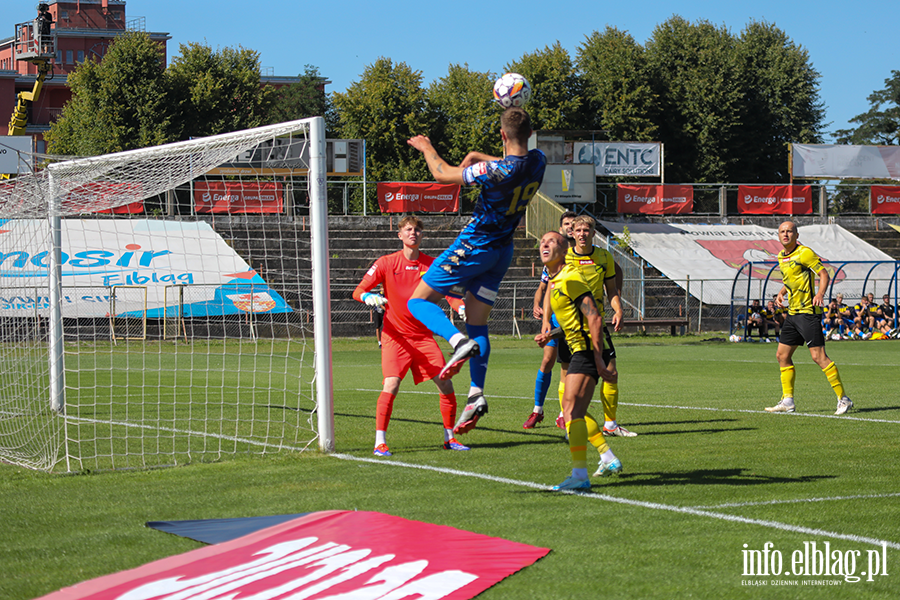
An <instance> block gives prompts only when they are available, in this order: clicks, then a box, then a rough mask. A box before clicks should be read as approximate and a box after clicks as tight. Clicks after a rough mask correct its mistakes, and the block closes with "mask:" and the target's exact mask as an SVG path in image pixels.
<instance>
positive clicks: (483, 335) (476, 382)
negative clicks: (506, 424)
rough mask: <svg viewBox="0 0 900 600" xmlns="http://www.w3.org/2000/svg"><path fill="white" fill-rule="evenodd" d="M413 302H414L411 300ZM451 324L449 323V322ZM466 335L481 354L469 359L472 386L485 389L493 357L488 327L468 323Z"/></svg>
mask: <svg viewBox="0 0 900 600" xmlns="http://www.w3.org/2000/svg"><path fill="white" fill-rule="evenodd" d="M410 302H412V300H410ZM448 322H449V321H448ZM466 333H467V334H468V335H469V338H470V339H473V340H475V341H476V342H477V343H478V348H479V349H480V351H481V353H480V354H479V355H478V356H473V357H472V358H470V359H469V374H470V375H471V377H472V385H473V386H474V387H478V388H481V389H484V380H485V377H486V376H487V364H488V357H489V356H490V355H491V342H490V341H489V340H488V326H487V325H469V324H468V323H466Z"/></svg>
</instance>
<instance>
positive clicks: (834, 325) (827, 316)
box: [822, 298, 844, 339]
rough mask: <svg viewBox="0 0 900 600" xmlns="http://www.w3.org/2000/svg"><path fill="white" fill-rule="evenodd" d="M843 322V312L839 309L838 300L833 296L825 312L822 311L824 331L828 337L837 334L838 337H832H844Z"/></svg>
mask: <svg viewBox="0 0 900 600" xmlns="http://www.w3.org/2000/svg"><path fill="white" fill-rule="evenodd" d="M843 323H844V321H843V320H842V319H841V312H840V310H838V303H837V300H835V299H834V298H832V299H831V301H830V302H829V303H828V306H826V307H825V312H824V313H822V333H824V334H825V337H826V338H828V337H830V336H834V335H837V336H838V337H837V338H834V337H832V338H831V339H841V337H843V335H842V333H841V331H842V329H843V327H842V326H843Z"/></svg>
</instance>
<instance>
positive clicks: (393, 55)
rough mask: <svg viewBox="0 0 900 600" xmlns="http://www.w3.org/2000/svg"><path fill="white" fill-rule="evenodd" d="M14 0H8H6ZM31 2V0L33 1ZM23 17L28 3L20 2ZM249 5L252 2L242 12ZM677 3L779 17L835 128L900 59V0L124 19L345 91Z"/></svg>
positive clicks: (172, 9)
mask: <svg viewBox="0 0 900 600" xmlns="http://www.w3.org/2000/svg"><path fill="white" fill-rule="evenodd" d="M2 4H4V5H6V7H7V10H4V13H8V7H9V6H10V5H11V4H12V1H11V0H2ZM32 4H33V3H32ZM22 7H23V14H24V17H25V18H27V17H28V16H30V14H31V12H32V11H31V7H32V5H31V4H28V3H24V4H22ZM247 7H251V8H253V9H254V10H253V11H251V12H247ZM673 14H678V15H680V16H682V17H684V18H685V19H687V20H689V21H692V22H694V21H697V20H699V19H705V20H707V21H710V22H711V23H713V24H716V25H724V26H725V27H727V28H728V29H729V30H730V31H731V32H732V33H733V34H735V35H739V34H740V32H741V30H742V29H743V28H744V26H745V25H746V24H747V23H749V22H750V21H751V20H757V21H768V22H770V23H774V24H775V25H777V26H778V27H779V28H781V29H782V30H783V31H784V32H785V33H787V35H788V36H789V37H790V38H791V39H793V41H794V42H795V43H796V44H798V45H800V46H802V47H803V48H805V49H806V50H807V51H808V52H809V56H810V59H811V61H812V64H813V66H814V67H815V68H816V70H818V71H819V73H820V74H821V76H822V78H821V80H820V86H821V87H820V93H821V98H822V100H824V102H825V105H826V110H827V112H826V121H827V122H831V125H830V126H828V127H827V130H828V131H833V130H835V129H841V128H846V127H848V126H849V125H848V123H847V121H848V120H849V119H851V118H852V117H854V116H855V115H858V114H860V113H862V112H865V111H866V110H867V109H868V102H867V101H866V98H867V97H868V95H869V94H870V93H872V92H873V91H874V90H876V89H881V88H883V87H884V80H885V79H887V78H888V77H890V75H891V69H896V70H900V40H898V37H900V32H898V29H897V23H898V22H900V2H898V1H897V0H888V1H883V0H875V1H871V2H865V3H855V2H846V1H843V2H838V1H836V0H820V1H818V2H798V1H796V0H795V1H790V0H777V1H775V0H759V1H756V2H744V1H739V0H738V1H736V0H724V1H723V0H716V1H705V0H704V1H694V2H661V1H657V0H645V1H637V2H624V1H622V0H613V1H611V2H609V1H608V2H597V1H596V0H594V1H592V2H581V1H578V0H574V1H573V0H570V1H569V2H559V3H556V2H552V1H550V2H547V1H546V0H545V1H541V2H537V1H534V0H523V1H520V2H466V1H463V2H456V3H450V2H436V3H429V2H411V1H408V0H399V1H392V2H372V1H370V0H367V1H359V0H343V1H331V2H326V1H320V2H290V1H289V2H277V3H276V2H271V1H269V0H257V1H256V2H253V1H251V2H245V1H240V2H239V1H236V0H220V1H219V2H211V1H208V0H193V1H190V0H189V1H179V2H175V1H172V0H127V3H126V15H127V17H128V18H134V17H145V18H146V28H147V30H148V31H163V32H168V33H170V34H171V36H172V40H171V41H170V56H172V55H175V54H177V53H178V45H179V44H180V43H185V42H202V43H206V44H208V45H210V46H212V47H214V48H215V47H226V46H237V45H241V46H243V47H245V48H251V49H253V50H256V51H258V52H259V53H260V55H261V62H262V64H263V66H266V67H273V68H274V71H275V74H277V75H297V74H299V73H300V72H302V71H303V68H304V65H306V64H311V65H314V66H316V67H318V68H319V71H320V73H321V74H322V75H324V76H325V77H327V78H329V79H330V80H331V81H332V82H333V83H332V85H330V86H328V88H327V89H328V91H344V90H345V89H346V87H347V86H348V85H349V84H351V83H352V82H354V81H358V80H359V78H360V76H361V74H362V72H363V70H364V69H365V67H366V65H369V64H372V63H373V62H374V61H375V60H377V59H378V58H379V57H381V56H384V57H387V58H390V59H391V60H393V61H394V62H395V63H398V62H405V63H406V64H407V65H409V66H410V67H411V68H412V69H415V70H418V71H421V72H422V76H423V82H424V84H425V85H427V84H429V83H430V82H432V81H433V80H435V79H438V78H440V77H442V76H444V75H446V74H447V68H448V66H449V65H450V64H468V65H469V67H470V68H471V69H473V70H477V71H494V72H502V71H503V67H504V66H505V65H506V64H507V63H508V62H511V61H514V60H517V59H518V58H520V57H521V56H522V55H524V54H526V53H530V52H534V51H535V50H537V49H542V48H544V47H545V46H548V45H552V44H554V43H555V42H557V41H559V42H560V44H561V45H562V46H563V47H564V48H565V49H566V50H568V51H569V53H570V55H571V56H572V57H573V58H574V57H575V54H576V52H577V48H578V46H579V45H580V44H581V43H582V42H583V41H584V39H585V36H587V35H590V34H591V33H592V32H594V31H603V29H605V27H606V26H607V25H611V26H614V27H617V28H619V29H621V30H626V31H628V32H629V33H630V34H631V35H632V36H633V37H634V38H635V40H636V41H637V42H638V43H640V44H644V43H645V42H646V41H647V40H648V39H649V38H650V36H651V34H652V32H653V30H654V28H655V27H656V26H657V25H658V24H659V23H662V22H664V21H666V20H667V19H668V18H669V17H671V16H672V15H673Z"/></svg>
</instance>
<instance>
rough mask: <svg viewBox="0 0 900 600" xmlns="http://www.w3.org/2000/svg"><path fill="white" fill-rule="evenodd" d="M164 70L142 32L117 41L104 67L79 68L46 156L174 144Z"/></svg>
mask: <svg viewBox="0 0 900 600" xmlns="http://www.w3.org/2000/svg"><path fill="white" fill-rule="evenodd" d="M164 69H165V64H164V63H163V55H162V52H161V49H160V47H159V45H158V44H157V43H156V42H154V41H152V40H151V39H150V37H149V36H148V35H147V34H145V33H141V32H127V33H125V34H123V35H121V36H119V37H118V38H117V39H116V41H115V42H114V43H113V44H112V45H111V46H110V48H109V51H108V52H107V53H106V56H104V58H103V61H102V62H99V63H97V62H94V61H92V60H88V61H85V62H83V63H81V64H80V65H79V66H78V68H77V69H76V70H75V72H74V73H72V74H71V75H69V86H70V87H71V89H72V99H71V100H70V101H69V102H68V103H66V105H65V107H63V112H62V115H61V116H60V118H59V119H58V120H57V121H56V122H55V123H53V124H52V125H51V126H50V131H49V132H47V134H46V136H45V139H46V140H47V148H48V152H51V153H53V154H65V155H77V156H95V155H98V154H107V153H111V152H119V151H122V150H131V149H134V148H142V147H145V146H154V145H158V144H163V143H166V142H170V141H174V140H175V139H176V136H175V132H174V131H173V127H172V121H171V116H170V112H169V100H170V98H169V95H168V92H167V85H166V80H165V75H164Z"/></svg>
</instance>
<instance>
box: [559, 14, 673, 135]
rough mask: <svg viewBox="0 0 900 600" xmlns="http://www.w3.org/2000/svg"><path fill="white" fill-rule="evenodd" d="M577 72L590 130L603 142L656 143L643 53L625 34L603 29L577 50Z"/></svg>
mask: <svg viewBox="0 0 900 600" xmlns="http://www.w3.org/2000/svg"><path fill="white" fill-rule="evenodd" d="M577 65H578V69H579V71H580V73H581V78H582V81H583V85H584V94H585V98H587V100H588V114H590V115H594V117H593V121H592V122H590V123H589V124H587V125H586V127H588V128H590V129H602V130H603V131H604V132H605V137H606V139H609V140H615V141H637V142H648V141H653V140H657V139H658V134H659V128H658V126H657V122H658V119H659V108H658V106H657V101H658V97H657V95H656V94H655V93H654V91H653V88H652V85H651V81H650V70H649V67H648V64H647V57H646V54H645V52H644V49H643V48H642V47H641V46H640V45H639V44H638V43H637V42H635V41H634V38H633V37H631V35H630V34H628V33H627V32H624V31H620V30H618V29H616V28H615V27H610V26H607V27H606V29H605V30H604V31H603V33H599V32H597V31H595V32H594V33H592V34H591V35H589V36H587V37H586V39H585V41H584V43H582V44H581V45H580V46H579V47H578V57H577Z"/></svg>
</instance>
